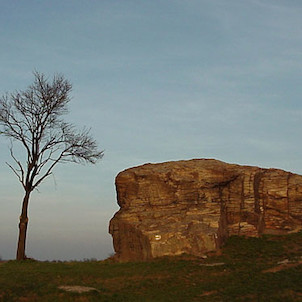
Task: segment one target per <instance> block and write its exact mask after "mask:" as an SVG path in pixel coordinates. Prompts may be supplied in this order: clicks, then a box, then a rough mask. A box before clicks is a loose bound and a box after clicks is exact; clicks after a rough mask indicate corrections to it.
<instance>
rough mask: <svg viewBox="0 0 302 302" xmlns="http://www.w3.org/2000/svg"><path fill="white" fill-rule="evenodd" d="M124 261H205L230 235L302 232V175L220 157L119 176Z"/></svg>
mask: <svg viewBox="0 0 302 302" xmlns="http://www.w3.org/2000/svg"><path fill="white" fill-rule="evenodd" d="M116 190H117V199H118V204H119V206H120V207H121V209H120V210H119V211H118V212H117V213H116V214H115V215H114V217H113V218H112V219H111V221H110V227H109V232H110V233H111V235H112V236H113V244H114V249H115V252H116V256H117V258H118V259H119V260H121V261H129V260H146V259H150V258H154V257H159V256H164V255H179V254H182V253H187V254H192V255H197V256H201V255H203V254H205V253H207V252H209V251H215V250H217V249H219V248H220V246H221V245H222V244H223V242H224V241H225V239H226V238H227V237H228V236H230V235H245V236H259V235H261V234H263V233H270V234H284V233H289V232H296V231H299V230H300V229H302V176H300V175H297V174H293V173H289V172H285V171H282V170H277V169H262V168H258V167H250V166H239V165H234V164H227V163H224V162H221V161H218V160H213V159H195V160H189V161H178V162H166V163H161V164H146V165H143V166H139V167H135V168H131V169H127V170H125V171H123V172H121V173H119V174H118V176H117V177H116Z"/></svg>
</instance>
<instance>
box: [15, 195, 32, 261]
mask: <svg viewBox="0 0 302 302" xmlns="http://www.w3.org/2000/svg"><path fill="white" fill-rule="evenodd" d="M29 196H30V192H26V193H25V196H24V198H23V203H22V212H21V216H20V222H19V240H18V247H17V257H16V260H25V259H26V255H25V244H26V232H27V224H28V217H27V208H28V202H29Z"/></svg>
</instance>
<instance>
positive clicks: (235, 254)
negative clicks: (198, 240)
mask: <svg viewBox="0 0 302 302" xmlns="http://www.w3.org/2000/svg"><path fill="white" fill-rule="evenodd" d="M301 256H302V233H297V234H291V235H287V236H265V237H263V238H246V239H244V238H239V237H231V238H230V239H229V240H228V242H227V244H226V245H225V247H224V249H223V251H222V254H221V255H220V256H217V255H216V256H211V257H208V258H207V259H198V258H194V257H190V256H182V257H167V258H161V259H156V260H153V261H150V262H136V263H133V262H131V263H114V262H111V261H109V260H107V261H101V262H93V261H91V262H90V261H87V262H84V261H83V262H59V263H58V262H38V261H26V262H21V263H18V262H15V261H9V262H5V263H3V262H2V263H1V264H0V301H23V302H24V301H51V302H53V301H110V302H111V301H118V302H121V301H142V302H147V301H154V302H160V301H173V302H175V301H282V302H285V301H302V257H301ZM67 285H73V286H74V285H78V286H88V287H92V288H94V289H95V290H91V291H89V292H84V293H78V292H68V291H66V290H63V289H60V286H67Z"/></svg>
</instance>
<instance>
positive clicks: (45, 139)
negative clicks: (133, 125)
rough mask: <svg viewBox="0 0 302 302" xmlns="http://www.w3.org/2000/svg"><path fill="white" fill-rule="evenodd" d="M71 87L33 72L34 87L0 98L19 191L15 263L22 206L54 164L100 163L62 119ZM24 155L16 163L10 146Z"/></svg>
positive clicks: (0, 126)
mask: <svg viewBox="0 0 302 302" xmlns="http://www.w3.org/2000/svg"><path fill="white" fill-rule="evenodd" d="M71 88H72V86H71V84H70V83H69V82H68V81H67V80H66V79H65V78H64V77H63V76H62V75H55V76H54V77H53V79H52V81H49V80H48V79H46V78H45V76H44V75H43V74H40V73H38V72H35V73H34V82H33V84H32V85H30V86H29V87H28V88H27V89H26V90H24V91H19V92H15V93H12V94H10V95H5V96H3V97H1V98H0V134H2V135H4V136H6V137H8V138H9V139H10V140H11V142H12V144H11V147H10V155H11V157H12V160H13V164H10V163H7V165H8V166H9V168H10V169H11V170H12V171H13V173H14V174H15V175H16V177H17V178H18V180H19V182H20V183H21V184H22V187H23V189H24V191H25V194H24V198H23V202H22V210H21V216H20V222H19V240H18V247H17V255H16V259H17V260H23V259H26V255H25V243H26V233H27V225H28V204H29V199H30V195H31V192H32V191H33V190H34V189H37V187H38V186H39V185H40V184H41V183H42V182H43V181H44V180H45V179H46V178H47V177H48V176H50V175H51V174H52V170H53V168H54V167H55V165H56V164H57V163H63V162H74V163H91V164H95V163H96V162H97V160H98V159H100V158H102V156H103V151H100V150H98V147H97V144H96V141H95V140H94V139H93V138H92V137H91V135H90V133H89V132H90V131H89V130H87V129H84V130H82V131H77V130H76V129H75V127H74V126H73V125H72V124H70V123H66V122H65V121H64V120H63V118H62V116H63V115H64V114H66V113H67V112H68V110H67V104H68V103H69V101H70V98H69V96H68V95H69V93H70V91H71ZM14 142H18V143H19V144H21V145H22V147H23V150H25V153H24V154H25V158H23V160H21V159H18V158H17V156H16V155H15V153H14V150H13V143H14Z"/></svg>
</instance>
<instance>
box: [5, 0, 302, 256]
mask: <svg viewBox="0 0 302 302" xmlns="http://www.w3.org/2000/svg"><path fill="white" fill-rule="evenodd" d="M301 16H302V2H301V1H300V0H297V1H294V0H282V1H281V0H279V1H278V0H244V1H242V0H198V1H197V0H187V1H183V0H173V1H172V0H152V1H147V0H140V1H139V0H120V1H112V0H85V1H84V0H82V1H79V0H52V1H38V0H36V1H33V0H27V1H19V0H7V1H4V0H0V45H1V47H0V66H1V69H0V83H1V86H0V94H1V95H2V94H4V93H5V92H8V91H14V90H16V89H24V88H25V87H27V85H29V84H31V82H32V80H33V75H32V71H33V70H37V71H39V72H43V73H45V74H46V75H48V76H50V77H51V76H52V75H53V74H54V73H56V72H59V73H62V74H64V75H65V77H66V78H67V79H69V80H70V81H71V82H72V83H73V92H72V98H73V100H72V102H71V103H70V114H69V115H68V116H67V117H66V119H67V120H69V121H71V122H74V123H75V124H77V125H78V126H79V127H81V126H88V127H92V133H93V135H94V137H95V138H96V140H97V141H98V142H99V145H100V147H101V148H102V149H104V150H105V157H104V158H103V160H102V161H100V162H99V163H98V164H97V165H96V166H79V165H72V164H70V165H61V166H57V168H56V169H55V171H54V172H55V178H52V177H51V178H49V179H48V180H47V182H45V183H44V184H43V185H42V186H41V187H40V193H38V192H34V194H33V196H32V199H31V203H30V211H29V219H30V221H29V233H28V248H27V254H28V256H31V257H34V258H37V259H40V260H45V259H49V260H52V259H62V260H65V259H83V258H91V257H94V258H98V259H102V258H105V257H107V256H108V255H109V254H110V253H112V252H113V248H112V240H111V237H110V236H109V235H108V224H109V220H110V218H111V217H112V216H113V214H114V213H115V212H116V211H117V210H118V206H117V204H116V197H115V187H114V178H115V176H116V175H117V173H118V172H119V171H121V170H124V169H126V168H128V167H132V166H136V165H140V164H144V163H146V162H163V161H169V160H180V159H191V158H203V157H206V158H216V159H220V160H223V161H226V162H231V163H238V164H248V165H257V166H261V167H277V168H282V169H285V170H289V171H292V172H296V173H300V174H302V157H301V149H302V143H301V124H302V121H301V115H302V103H301V95H302V83H301V81H302V18H301ZM0 144H1V148H0V192H1V197H0V206H1V208H0V209H1V210H0V257H2V258H5V259H11V258H14V257H15V249H16V240H17V223H18V217H19V215H20V207H21V200H22V197H23V192H22V189H21V186H20V184H19V183H18V182H17V179H16V178H15V177H14V175H13V174H12V173H11V171H10V170H9V169H8V167H7V166H6V164H5V161H8V160H10V158H9V152H8V142H7V141H6V140H5V139H3V138H2V139H1V140H0Z"/></svg>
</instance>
